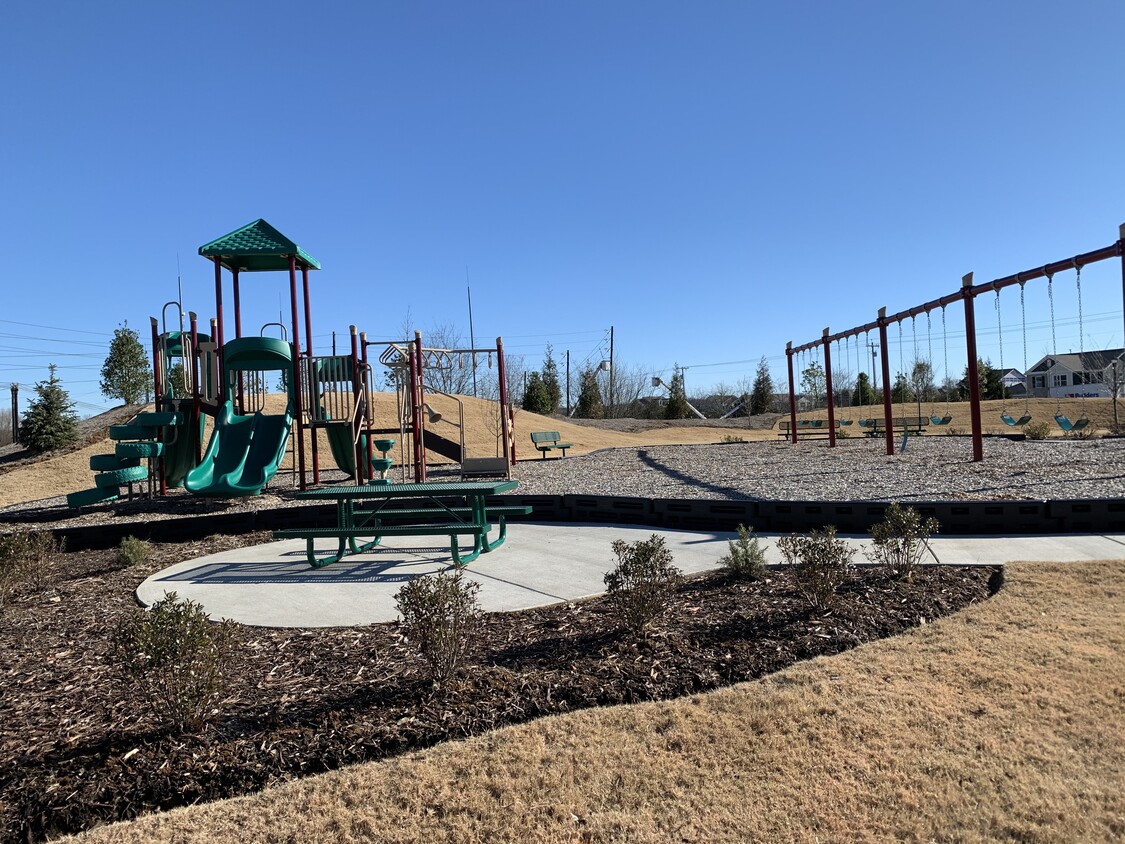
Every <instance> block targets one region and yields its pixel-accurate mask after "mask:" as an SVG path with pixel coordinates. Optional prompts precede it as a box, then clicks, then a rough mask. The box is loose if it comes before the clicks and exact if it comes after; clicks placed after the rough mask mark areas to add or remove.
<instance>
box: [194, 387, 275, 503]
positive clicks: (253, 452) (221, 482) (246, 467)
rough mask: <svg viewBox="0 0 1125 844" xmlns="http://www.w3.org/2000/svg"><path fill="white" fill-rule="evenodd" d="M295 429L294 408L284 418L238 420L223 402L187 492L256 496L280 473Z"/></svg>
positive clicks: (231, 407) (256, 417) (240, 418)
mask: <svg viewBox="0 0 1125 844" xmlns="http://www.w3.org/2000/svg"><path fill="white" fill-rule="evenodd" d="M292 426H293V411H292V406H289V407H286V409H285V415H284V416H264V415H262V414H261V413H255V414H254V415H253V416H238V415H237V414H235V412H234V405H233V403H232V402H230V401H226V402H224V403H223V406H222V407H221V408H220V409H219V414H218V417H217V418H216V420H215V430H214V431H212V432H211V441H210V442H209V443H208V444H207V452H206V454H204V455H203V461H202V462H201V463H200V464H199V465H198V466H196V467H195V468H194V469H192V470H191V471H190V472H188V473H187V476H186V477H185V478H184V488H185V489H187V490H188V492H193V493H195V494H196V495H210V496H223V497H231V496H240V495H257V494H258V493H259V492H261V491H262V487H264V486H265V485H266V484H267V483H268V482H269V480H270V478H272V477H273V476H274V475H275V474H276V473H277V469H278V466H280V465H281V461H282V459H283V458H284V457H285V446H286V443H288V441H289V431H290V429H291V428H292Z"/></svg>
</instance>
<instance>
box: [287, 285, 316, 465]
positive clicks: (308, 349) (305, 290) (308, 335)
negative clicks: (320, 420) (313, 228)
mask: <svg viewBox="0 0 1125 844" xmlns="http://www.w3.org/2000/svg"><path fill="white" fill-rule="evenodd" d="M301 292H302V295H303V296H304V297H305V358H306V360H308V367H309V369H308V371H309V372H311V371H312V364H313V347H312V300H311V298H310V297H309V268H308V266H307V265H306V266H303V267H301ZM300 371H301V363H300V361H299V360H296V361H294V362H293V374H294V375H296V374H297V373H298V372H300ZM310 378H311V375H310ZM299 384H300V381H298V382H297V385H299ZM310 392H311V391H310ZM314 398H315V397H314ZM310 430H311V431H312V464H313V483H314V484H319V483H320V443H319V441H318V439H317V436H316V429H315V428H310Z"/></svg>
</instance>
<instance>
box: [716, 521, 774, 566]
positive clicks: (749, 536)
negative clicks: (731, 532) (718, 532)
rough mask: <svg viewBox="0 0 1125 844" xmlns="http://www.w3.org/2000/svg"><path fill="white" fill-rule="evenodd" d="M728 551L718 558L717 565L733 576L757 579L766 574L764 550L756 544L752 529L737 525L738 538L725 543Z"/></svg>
mask: <svg viewBox="0 0 1125 844" xmlns="http://www.w3.org/2000/svg"><path fill="white" fill-rule="evenodd" d="M727 545H728V546H729V547H730V553H729V554H727V555H726V556H725V557H722V558H720V560H719V565H720V566H722V567H723V568H724V569H726V570H727V571H728V572H730V573H731V574H732V575H734V576H735V577H739V578H742V579H744V580H757V579H758V578H760V577H764V576H765V574H766V552H765V550H764V549H763V548H762V547H761V546H760V545H759V544H758V537H756V536H754V529H753V528H748V527H746V525H739V526H738V539H737V540H731V541H730V542H728V543H727Z"/></svg>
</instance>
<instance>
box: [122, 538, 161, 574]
mask: <svg viewBox="0 0 1125 844" xmlns="http://www.w3.org/2000/svg"><path fill="white" fill-rule="evenodd" d="M151 553H152V545H150V544H149V543H148V542H145V541H144V540H143V539H137V538H136V537H135V536H126V537H125V538H124V539H122V540H121V544H120V545H118V546H117V564H118V565H119V566H123V567H128V566H135V565H139V564H140V563H143V562H145V561H147V560H148V558H149V555H150V554H151Z"/></svg>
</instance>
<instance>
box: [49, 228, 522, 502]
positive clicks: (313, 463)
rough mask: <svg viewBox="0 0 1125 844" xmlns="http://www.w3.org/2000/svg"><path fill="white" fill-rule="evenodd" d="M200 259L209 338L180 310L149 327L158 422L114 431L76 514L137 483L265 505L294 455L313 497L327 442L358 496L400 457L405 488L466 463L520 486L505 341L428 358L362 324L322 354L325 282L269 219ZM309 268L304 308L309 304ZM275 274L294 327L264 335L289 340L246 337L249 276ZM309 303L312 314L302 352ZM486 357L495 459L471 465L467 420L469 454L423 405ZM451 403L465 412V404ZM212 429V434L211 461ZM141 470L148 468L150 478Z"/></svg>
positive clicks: (144, 417)
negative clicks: (438, 466) (378, 377)
mask: <svg viewBox="0 0 1125 844" xmlns="http://www.w3.org/2000/svg"><path fill="white" fill-rule="evenodd" d="M199 254H200V255H201V256H202V257H204V258H206V259H208V260H210V261H211V262H212V263H213V264H214V268H215V316H214V317H213V318H212V319H211V320H210V326H211V330H210V333H209V334H205V333H200V331H199V326H198V317H197V315H196V314H195V313H189V320H190V329H189V330H185V327H184V316H183V310H182V308H181V305H180V303H179V302H170V303H168V304H166V305H165V306H164V309H163V312H162V320H161V322H158V321H157V320H156V319H155V318H152V319H151V320H150V321H151V325H152V356H153V386H154V388H155V397H156V398H155V405H156V407H155V411H153V412H148V413H141V414H138V415H137V417H136V418H135V419H134V420H133V422H132V423H131V424H129V425H118V426H113V428H111V430H110V438H111V439H113V440H115V441H117V442H116V446H115V451H114V454H111V455H96V456H95V457H92V458H91V461H90V468H91V469H93V470H94V471H96V472H98V473H99V474H97V475H96V476H95V488H94V489H90V490H84V491H82V492H78V493H73V494H72V495H69V496H67V503H68V504H69V505H70V506H71V507H81V506H85V505H88V504H94V503H99V502H107V501H112V500H114V499H116V498H117V497H118V495H119V494H120V488H121V487H122V486H126V485H128V487H129V491H130V494H132V489H133V484H135V483H140V482H146V483H147V485H148V493H149V494H150V495H154V494H156V493H157V492H159V494H160V495H165V494H167V491H168V488H169V487H173V488H174V487H178V486H183V487H184V488H185V489H186V490H187V491H188V492H190V493H193V494H195V495H202V496H221V497H229V496H243V495H256V494H258V493H259V492H261V490H262V489H263V488H264V487H265V486H266V484H268V483H269V481H270V480H271V479H272V478H273V477H274V475H275V474H276V473H277V472H278V470H279V469H280V467H281V464H282V462H283V460H284V458H285V456H286V454H290V455H291V456H292V467H293V473H294V476H295V477H294V484H295V486H297V487H298V488H299V489H300V490H302V491H303V490H305V489H306V488H307V486H308V485H309V483H310V482H311V483H312V484H319V483H320V472H321V463H320V443H319V438H318V432H321V431H323V433H324V435H325V438H326V439H327V442H328V445H329V450H330V453H331V455H332V458H333V460H334V462H335V463H336V465H337V467H338V468H339V469H340V470H341V471H343V472H344V473H345V474H346V475H348V476H349V477H351V478H352V479H353V480H354V482H355V483H356V484H357V485H363V484H367V483H372V482H375V483H387V482H389V478H388V477H387V474H388V472H389V470H390V469H391V467H392V466H393V465H394V463H395V460H394V458H393V457H392V456H391V455H390V452H391V450H392V449H393V448H394V447H395V445H396V444H399V445H400V448H401V450H400V454H409V457H408V458H407V459H401V458H400V460H399V461H398V463H399V471H400V473H401V479H402V480H403V481H404V482H405V481H407V480H408V479H409V480H413V481H415V482H424V481H425V480H426V475H427V463H426V457H427V454H428V453H430V452H432V453H436V454H440V455H442V456H444V457H445V458H447V459H450V460H453V461H454V462H456V463H459V464H460V465H461V470H462V475H463V476H468V475H493V476H502V477H504V478H510V476H511V466H512V464H514V462H515V445H514V440H513V435H512V413H511V409H510V407H509V405H508V397H507V384H506V380H505V368H504V345H503V340H502V339H501V338H499V337H498V338H497V339H496V346H495V347H494V348H487V349H428V348H426V347H425V346H424V345H423V343H422V335H421V332H415V333H414V337H413V338H412V339H410V340H402V341H389V342H386V341H369V340H368V339H367V336H366V334H365V333H360V332H358V330H357V329H356V327H355V326H354V325H353V326H351V327H350V334H351V349H350V353H349V354H336V353H335V349H333V354H330V355H316V354H314V352H313V348H312V341H311V337H312V303H311V298H310V292H309V272H310V270H319V269H320V264H319V262H317V261H316V259H315V258H313V257H312V256H311V255H309V254H308V253H307V252H305V251H304V250H302V249H301V248H300V247H299V246H297V244H296V243H294V242H293V241H292V240H290V239H289V238H287V237H286V236H285V235H283V234H281V232H279V231H278V230H277V229H275V228H273V227H272V226H271V225H270V224H269V223H267V222H266V221H265V220H262V219H259V220H255V221H254V222H252V223H250V224H248V225H246V226H243V227H242V228H239V229H236V230H235V231H233V232H231V233H229V234H227V235H224V236H223V237H220V238H218V239H217V240H214V241H211V242H210V243H207V244H204V245H203V246H201V247H200V248H199ZM224 268H225V269H226V270H227V271H228V272H229V273H230V274H231V277H232V286H233V312H234V338H233V339H231V340H230V341H226V340H225V333H226V324H225V319H224V316H225V315H224V311H223V269H224ZM298 269H299V270H300V278H301V285H300V287H301V292H302V297H301V298H302V299H303V302H299V297H298V283H297V277H298V272H297V271H298ZM270 271H287V272H288V273H289V294H290V295H289V300H290V317H291V320H290V324H289V326H288V327H286V326H285V325H284V324H282V323H268V324H267V325H265V326H263V327H262V334H263V335H264V334H265V331H266V329H267V328H269V327H270V326H276V327H278V328H280V329H281V334H282V337H281V338H280V339H278V338H273V337H266V336H260V337H253V336H249V337H248V336H244V335H243V330H242V313H241V293H242V291H241V274H242V273H246V272H270ZM299 304H303V316H304V336H305V341H304V344H303V347H302V342H301V322H300V318H299V317H300V314H299V307H298V306H299ZM172 307H175V309H176V311H177V312H178V324H177V326H176V327H175V328H174V329H173V330H170V326H169V324H168V320H167V314H168V310H169V308H172ZM290 338H291V339H290ZM333 345H335V343H333ZM372 346H383V347H385V348H384V350H383V352H382V354H380V357H379V361H380V362H381V363H382V364H383V365H384V366H387V367H389V368H390V370H391V373H392V380H393V382H394V384H395V385H396V399H397V401H396V404H397V409H398V412H397V414H396V419H395V420H394V424H393V426H387V425H384V426H383V427H377V424H378V423H377V420H376V419H375V413H374V403H373V401H372V398H373V393H374V390H373V383H372V364H371V361H370V360H369V357H368V353H369V349H370V347H372ZM479 356H487V358H488V361H489V364H490V365H491V362H492V359H493V356H495V359H496V366H497V370H498V376H499V385H500V387H499V406H498V408H497V417H498V422H499V425H498V431H497V437H496V440H497V442H496V449H495V456H489V457H482V456H470V455H469V453H468V449H467V448H466V444H465V438H464V419H463V410H462V411H461V414H462V418H461V419H460V424H458V423H453V424H455V425H458V427H459V429H460V431H461V436H460V439H459V441H458V442H454V441H451V440H448V439H447V438H445V437H442V436H441V435H439V434H437V433H434V432H427V430H426V423H427V421H432V422H437V421H441V419H442V417H441V415H440V414H437V413H436V412H434V411H433V409H432V408H431V407H430V406H429V405H428V403H427V402H426V401H425V399H426V397H427V395H432V394H434V393H436V392H437V391H434V390H433V389H432V388H429V387H428V386H427V385H426V383H425V382H426V372H427V370H431V371H432V370H433V369H434V368H437V367H442V366H451V365H457V364H459V363H460V364H461V365H463V361H464V360H465V359H466V358H469V359H473V360H475V359H476V358H477V357H479ZM279 373H280V381H281V384H282V385H283V386H284V390H285V393H286V396H285V398H286V402H285V409H284V411H283V412H282V413H276V412H274V413H267V410H268V408H267V403H266V396H267V394H268V393H269V392H270V390H269V386H270V384H271V381H270V379H271V378H273V379H275V380H276V379H277V378H278V377H279ZM427 391H428V392H427ZM442 395H445V394H442ZM448 398H450V399H452V400H454V401H455V402H457V403H458V405H459V406H461V405H462V402H461V400H460V399H459V398H457V397H456V396H449V397H448ZM208 416H209V417H211V418H212V420H213V423H212V431H211V436H210V440H209V442H208V444H207V448H206V450H204V449H203V433H204V430H205V428H204V424H205V417H208ZM447 421H452V420H447ZM306 430H307V431H308V432H309V435H310V436H309V438H308V440H309V441H308V443H306V438H305V432H306ZM390 435H393V437H392V436H390ZM306 446H308V448H306ZM142 460H145V461H147V464H146V465H142V464H141V461H142Z"/></svg>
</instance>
